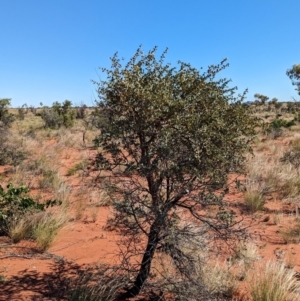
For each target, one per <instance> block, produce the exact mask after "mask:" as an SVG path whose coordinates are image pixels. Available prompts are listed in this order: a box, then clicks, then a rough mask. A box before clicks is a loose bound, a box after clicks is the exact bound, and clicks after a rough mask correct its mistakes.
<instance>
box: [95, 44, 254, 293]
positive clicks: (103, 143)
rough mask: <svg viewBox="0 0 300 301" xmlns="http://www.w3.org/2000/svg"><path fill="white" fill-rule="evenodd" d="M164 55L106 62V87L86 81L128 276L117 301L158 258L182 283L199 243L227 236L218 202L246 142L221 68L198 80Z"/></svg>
mask: <svg viewBox="0 0 300 301" xmlns="http://www.w3.org/2000/svg"><path fill="white" fill-rule="evenodd" d="M166 53H167V51H164V52H163V53H162V55H161V56H159V57H158V58H157V49H156V48H154V49H152V50H150V51H149V52H148V53H143V51H142V49H141V48H139V49H138V50H137V52H136V53H135V55H134V56H133V57H132V58H131V59H130V60H129V62H128V63H127V64H123V62H122V60H120V59H119V58H118V55H117V54H115V55H114V56H113V57H112V58H111V62H112V66H111V68H110V69H106V68H103V69H102V71H103V72H104V73H105V74H106V79H105V80H102V81H100V82H95V84H96V85H97V92H98V96H99V102H98V105H99V109H98V113H99V114H100V115H101V117H102V125H101V134H100V135H99V137H98V138H97V139H96V141H97V143H98V145H99V146H100V151H99V153H98V155H97V158H96V161H95V164H96V166H97V167H98V169H99V170H100V171H101V173H100V176H99V182H100V184H101V185H103V187H105V189H106V190H107V191H108V193H109V194H110V196H111V198H112V200H113V208H114V211H113V218H112V220H113V222H114V223H115V225H117V228H118V229H119V231H120V232H121V234H122V235H123V237H124V238H123V244H124V246H126V248H127V252H126V255H125V253H123V254H124V261H123V264H124V267H125V266H128V271H130V272H131V273H134V275H135V280H134V281H133V283H132V286H131V288H130V289H129V290H128V291H127V293H126V294H125V295H126V296H135V295H137V294H139V293H140V291H141V290H142V288H143V287H144V285H145V283H146V281H147V279H148V277H149V274H150V271H151V264H152V260H153V258H154V255H155V254H156V253H157V252H163V253H165V254H167V255H168V256H170V258H172V260H173V263H174V267H175V269H176V270H177V271H178V273H180V274H181V275H183V278H181V279H184V278H188V277H191V275H192V274H193V264H194V260H193V251H191V250H192V249H193V248H199V247H200V248H201V247H203V245H201V243H200V239H199V238H200V237H204V236H206V237H207V235H213V236H212V237H213V238H211V239H214V240H216V239H230V238H231V237H236V235H237V230H236V227H235V222H234V216H233V213H232V212H229V211H228V210H227V209H226V206H224V204H223V202H222V197H223V195H224V193H226V188H227V180H228V175H229V174H230V173H240V172H241V171H242V170H243V163H244V160H245V152H248V151H251V148H250V146H249V142H250V140H251V138H252V137H253V135H254V134H255V131H254V127H255V125H256V119H255V118H254V117H252V114H251V111H250V108H249V107H248V106H247V105H245V104H243V99H244V96H245V94H243V95H238V96H235V90H236V88H235V87H233V88H231V87H229V82H230V81H229V80H227V79H217V77H218V74H219V72H220V71H222V70H223V69H224V68H226V67H227V66H228V64H227V63H226V60H224V61H222V62H221V63H220V64H218V65H211V66H210V67H209V68H208V70H207V71H206V72H201V70H198V69H196V68H194V67H192V66H191V65H190V64H188V63H184V62H181V61H179V62H178V65H177V67H172V66H171V64H168V63H165V56H166ZM209 204H217V205H218V206H219V209H220V210H219V212H218V213H217V214H216V215H215V216H213V217H211V216H208V215H206V214H204V213H203V212H202V211H201V210H202V209H203V208H205V206H207V205H209ZM182 212H184V215H182ZM201 212H202V213H201ZM183 216H185V217H188V218H187V219H185V218H183ZM212 233H213V234H212ZM136 255H139V256H140V262H139V263H138V264H137V265H136V266H134V264H133V263H132V260H131V259H130V258H132V257H131V256H136ZM129 265H130V267H129Z"/></svg>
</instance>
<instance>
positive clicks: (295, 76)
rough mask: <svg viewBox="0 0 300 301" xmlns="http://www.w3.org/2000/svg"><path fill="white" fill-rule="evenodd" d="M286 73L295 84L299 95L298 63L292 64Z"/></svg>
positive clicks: (299, 69) (299, 75)
mask: <svg viewBox="0 0 300 301" xmlns="http://www.w3.org/2000/svg"><path fill="white" fill-rule="evenodd" d="M286 75H287V76H288V77H289V78H290V80H291V81H292V84H293V85H294V86H297V88H296V91H298V94H299V95H300V64H298V65H293V67H292V68H291V69H288V70H287V71H286Z"/></svg>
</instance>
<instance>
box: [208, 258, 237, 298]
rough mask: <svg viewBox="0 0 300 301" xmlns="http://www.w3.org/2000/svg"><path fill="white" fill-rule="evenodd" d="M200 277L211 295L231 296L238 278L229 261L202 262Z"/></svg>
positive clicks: (235, 288) (235, 289)
mask: <svg viewBox="0 0 300 301" xmlns="http://www.w3.org/2000/svg"><path fill="white" fill-rule="evenodd" d="M202 279H203V283H204V285H205V288H206V289H207V291H208V292H209V293H210V294H211V295H215V296H226V297H232V296H233V295H234V293H235V292H236V291H237V288H238V280H237V279H236V277H235V275H234V273H233V271H232V265H231V264H229V263H223V264H220V263H218V262H217V263H215V264H204V266H203V268H202Z"/></svg>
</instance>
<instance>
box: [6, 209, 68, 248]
mask: <svg viewBox="0 0 300 301" xmlns="http://www.w3.org/2000/svg"><path fill="white" fill-rule="evenodd" d="M68 220H69V218H68V214H67V213H66V212H65V211H62V210H61V211H56V212H54V213H51V212H45V211H43V212H38V213H31V214H27V215H25V216H24V217H23V218H21V219H19V220H16V221H14V222H12V223H11V224H10V226H9V236H10V237H11V239H12V240H13V242H15V243H16V242H19V241H20V240H22V239H25V238H33V239H34V240H35V241H36V243H37V246H38V248H39V250H40V251H42V252H43V251H45V250H47V249H48V248H49V247H50V246H51V244H52V243H53V241H54V238H55V237H56V235H57V233H58V231H59V229H60V228H62V227H63V226H64V225H65V224H66V223H67V221H68Z"/></svg>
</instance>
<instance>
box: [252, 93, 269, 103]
mask: <svg viewBox="0 0 300 301" xmlns="http://www.w3.org/2000/svg"><path fill="white" fill-rule="evenodd" d="M254 97H255V98H256V99H255V102H256V103H257V104H260V105H264V104H265V103H266V102H267V101H268V100H269V97H268V96H266V95H263V94H259V93H256V94H254Z"/></svg>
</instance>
